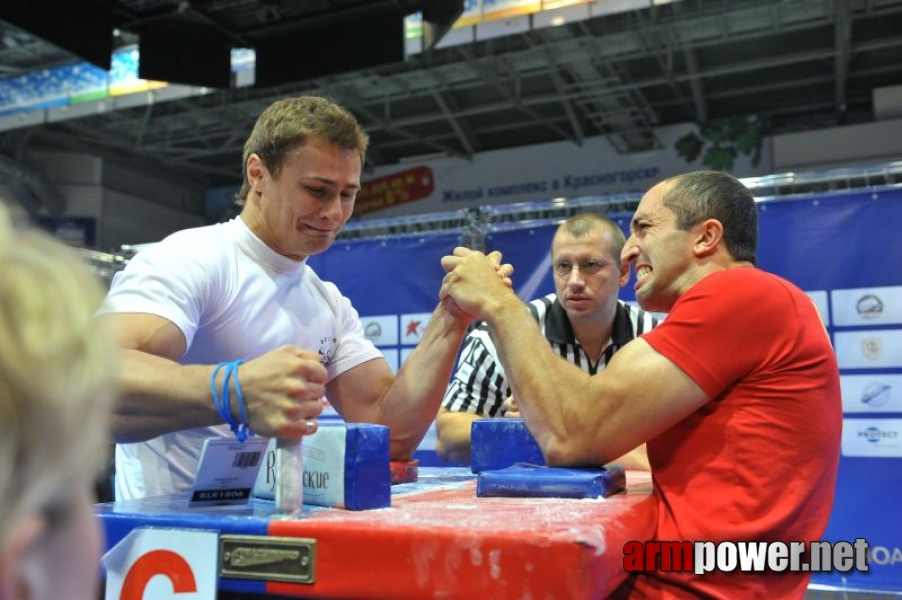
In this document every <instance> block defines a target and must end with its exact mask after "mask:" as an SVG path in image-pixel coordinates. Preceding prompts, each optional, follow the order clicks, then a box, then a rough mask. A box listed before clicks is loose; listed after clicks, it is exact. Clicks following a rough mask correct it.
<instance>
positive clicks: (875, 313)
mask: <svg viewBox="0 0 902 600" xmlns="http://www.w3.org/2000/svg"><path fill="white" fill-rule="evenodd" d="M855 310H857V311H858V314H859V315H861V316H862V317H864V318H865V319H876V318H877V317H879V316H880V315H881V314H883V301H882V300H881V299H880V298H878V297H877V296H875V295H874V294H865V295H864V296H862V297H861V298H859V299H858V302H856V303H855Z"/></svg>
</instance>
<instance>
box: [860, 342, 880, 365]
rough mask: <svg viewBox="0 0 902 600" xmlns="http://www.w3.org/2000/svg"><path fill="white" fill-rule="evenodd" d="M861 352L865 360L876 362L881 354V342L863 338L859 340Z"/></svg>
mask: <svg viewBox="0 0 902 600" xmlns="http://www.w3.org/2000/svg"><path fill="white" fill-rule="evenodd" d="M861 351H862V352H863V353H864V355H865V356H866V357H867V358H869V359H871V360H877V359H878V358H880V355H882V354H883V340H881V339H880V338H876V337H872V338H863V339H862V340H861Z"/></svg>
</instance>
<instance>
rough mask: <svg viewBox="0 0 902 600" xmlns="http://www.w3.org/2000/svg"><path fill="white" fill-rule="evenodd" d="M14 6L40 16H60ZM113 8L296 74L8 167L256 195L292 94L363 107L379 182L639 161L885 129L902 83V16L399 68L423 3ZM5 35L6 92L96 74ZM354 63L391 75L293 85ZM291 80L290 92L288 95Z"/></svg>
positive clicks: (610, 38) (833, 1) (661, 35)
mask: <svg viewBox="0 0 902 600" xmlns="http://www.w3.org/2000/svg"><path fill="white" fill-rule="evenodd" d="M56 1H57V2H59V1H60V0H56ZM438 1H439V0H425V1H424V2H422V4H424V5H425V4H428V3H429V2H438ZM11 2H12V5H19V7H20V8H21V7H23V6H27V7H31V8H28V10H30V11H38V10H39V7H40V6H41V5H42V4H43V3H38V2H30V0H11ZM441 2H442V3H443V4H444V5H445V6H449V5H450V4H454V2H451V3H450V4H449V3H448V2H446V1H445V0H441ZM62 3H63V4H66V3H70V0H62ZM604 3H605V1H604V0H596V2H595V3H594V5H602V4H604ZM620 3H621V4H622V3H623V2H622V0H621V2H620ZM4 4H6V3H4ZM71 4H74V5H80V6H81V5H84V3H71ZM88 4H91V3H90V2H88ZM95 4H96V5H97V6H99V7H100V8H101V9H102V10H107V9H109V10H107V12H106V13H104V14H108V15H109V17H110V18H111V19H112V21H111V23H112V25H113V26H114V27H115V28H116V29H117V31H118V32H119V33H120V36H121V39H124V40H126V41H128V40H131V41H134V40H135V39H140V38H141V37H142V36H143V37H145V38H146V40H148V41H152V40H156V41H157V42H159V40H162V41H163V42H164V43H165V42H167V41H169V40H175V39H180V38H181V39H191V40H193V42H192V43H193V44H194V46H193V48H194V49H195V50H197V49H198V48H199V47H200V46H199V44H206V43H207V42H208V41H209V43H210V44H212V45H213V46H214V47H216V48H220V47H222V45H223V44H224V45H226V46H229V45H233V46H235V45H242V44H246V45H250V46H256V45H257V44H263V45H265V44H266V43H267V41H268V40H280V42H279V44H276V45H275V46H273V47H270V48H268V49H267V51H268V52H269V55H270V56H272V55H280V54H283V53H284V54H287V55H288V56H289V58H290V59H291V60H290V61H288V62H282V63H277V68H275V69H272V68H270V73H271V75H270V76H269V77H270V79H272V80H273V82H272V83H271V84H269V85H265V86H264V85H252V86H245V87H226V88H220V89H213V90H212V91H210V92H209V93H205V94H201V95H195V96H190V97H183V98H180V99H175V100H170V101H165V102H163V101H158V102H144V103H141V104H136V105H134V106H128V105H123V106H121V107H117V108H116V109H115V110H106V111H103V112H101V111H98V112H96V113H88V114H83V115H82V116H80V117H79V118H70V119H62V120H57V121H54V122H39V123H29V124H23V125H22V126H14V127H9V126H7V128H6V129H5V130H4V131H2V132H0V153H2V154H4V155H6V156H7V157H13V158H16V157H22V156H24V155H25V154H26V152H27V150H29V149H33V148H53V149H57V150H71V151H76V152H87V153H91V154H95V155H98V156H103V157H106V158H108V159H110V160H115V161H120V162H123V163H126V164H128V165H130V166H133V167H136V168H139V169H142V170H145V171H147V172H152V173H156V174H165V175H168V176H170V177H171V178H172V179H173V180H175V181H183V182H186V183H191V184H195V185H197V186H203V187H213V186H221V185H231V184H235V183H237V182H238V181H239V177H240V155H241V149H242V145H243V142H244V140H245V138H246V137H247V134H248V132H249V131H250V128H251V126H252V124H253V122H254V120H255V118H256V117H257V115H258V114H259V113H260V112H261V110H262V109H263V108H264V107H265V106H266V105H267V104H269V103H270V102H271V101H273V100H274V99H276V98H279V97H284V96H288V95H298V94H317V95H325V96H328V97H330V98H332V99H334V100H337V101H339V102H340V103H342V104H344V105H345V106H347V107H348V108H349V109H350V110H351V111H352V112H354V113H355V114H356V115H357V116H358V118H359V119H360V120H361V122H362V124H363V125H364V127H365V128H366V129H367V130H368V131H369V133H370V135H371V140H372V142H371V148H370V151H369V154H368V157H367V166H368V167H375V166H383V165H392V164H396V163H400V162H408V161H412V160H419V159H423V158H425V157H433V156H457V157H463V158H468V157H471V156H472V155H473V154H475V153H478V152H482V151H486V150H494V149H501V148H510V147H515V146H521V145H527V144H535V143H543V142H553V141H570V142H572V143H574V144H577V145H578V144H581V143H582V141H583V140H584V139H585V138H587V137H590V136H597V135H604V136H607V138H608V139H609V140H610V141H611V143H612V144H613V146H614V147H615V148H617V150H618V151H620V152H621V153H623V154H629V153H633V152H641V151H645V150H649V149H653V148H656V147H659V144H660V142H659V140H658V139H657V138H656V135H655V127H656V126H659V125H665V124H673V123H684V122H697V123H708V122H712V121H716V120H719V119H724V118H728V117H734V116H742V117H744V116H748V115H757V117H758V118H759V119H760V122H761V123H762V125H763V128H764V132H765V133H766V134H773V133H782V132H789V131H801V130H813V129H818V128H823V127H833V126H837V125H841V124H846V123H860V122H867V121H872V120H874V103H873V94H874V90H875V89H877V88H881V87H887V86H894V85H899V84H900V83H902V0H794V1H787V0H681V1H674V2H669V3H659V2H654V3H653V4H654V5H653V6H649V7H647V8H643V9H639V10H629V11H626V12H619V13H615V14H610V15H606V16H598V17H592V18H588V19H581V20H574V21H571V22H567V23H565V24H562V25H558V26H550V25H549V26H541V24H540V23H539V21H538V20H537V19H536V20H534V21H532V22H531V26H529V27H528V28H526V29H525V30H521V31H514V30H511V32H504V31H502V33H501V34H498V35H497V37H489V38H488V39H482V40H480V41H473V42H472V43H465V44H453V45H446V44H444V42H447V41H448V40H450V39H451V34H455V32H456V31H457V30H452V31H451V34H449V35H448V36H446V37H445V39H443V40H442V41H441V42H440V43H439V44H438V46H437V47H435V48H432V49H428V50H424V51H421V52H418V53H415V54H412V55H410V56H407V57H406V58H402V59H400V60H391V59H390V57H388V58H389V59H388V62H384V63H382V62H381V61H382V60H383V59H384V58H386V57H384V56H382V55H380V53H379V52H376V51H375V50H374V49H375V48H376V46H378V44H379V42H378V40H375V41H373V38H370V37H368V36H370V35H371V34H372V31H370V30H369V29H368V28H366V27H364V28H361V25H360V24H361V23H372V24H374V27H375V26H376V25H375V24H378V23H380V22H382V20H384V17H385V16H386V15H398V14H400V15H402V16H403V15H407V14H411V13H413V12H416V11H417V10H420V8H422V7H421V6H420V5H421V2H418V1H416V0H408V1H406V2H405V1H401V0H395V1H388V0H374V1H364V0H97V2H96V3H95ZM634 4H635V3H634ZM6 10H7V9H3V11H6ZM3 11H0V17H2V15H3ZM32 16H34V15H32ZM2 18H3V20H0V76H2V77H5V76H15V75H17V74H21V73H25V72H29V71H34V70H38V69H42V68H46V67H50V66H54V65H60V64H65V63H67V62H72V61H75V60H83V58H79V57H78V56H76V55H75V54H74V53H73V52H72V51H70V50H71V46H72V42H71V40H67V41H66V43H67V44H69V46H70V50H65V49H63V48H62V47H61V46H60V45H58V43H55V42H54V41H53V40H52V39H48V38H47V36H48V34H46V33H44V36H45V37H40V36H39V35H36V34H35V33H34V32H33V31H29V30H26V29H24V28H23V27H22V26H21V23H22V21H21V20H20V19H21V15H16V16H15V19H16V24H13V23H12V22H11V20H12V19H10V18H7V17H2ZM392 18H393V17H392ZM26 20H27V19H26ZM514 29H516V28H514ZM471 30H472V28H471ZM502 30H503V27H502ZM304 32H319V33H317V34H316V35H314V37H315V38H316V39H317V40H318V41H317V49H316V51H315V52H312V53H311V52H310V51H309V49H304V50H303V51H302V52H297V53H292V51H291V50H290V48H291V45H290V44H291V42H290V40H292V39H300V38H303V37H304ZM324 32H325V33H324ZM439 33H441V31H439ZM316 36H318V37H316ZM474 37H475V34H474ZM361 40H364V41H367V40H369V41H370V42H371V43H370V44H369V45H368V44H367V43H362V42H361ZM78 41H79V40H78V39H76V42H78ZM82 41H83V40H82ZM148 43H149V42H148ZM286 44H288V45H286ZM164 45H165V44H164ZM148 47H151V46H148ZM80 51H82V53H83V54H84V50H83V49H80ZM88 51H89V52H95V54H96V48H89V49H88ZM103 51H104V52H105V51H106V50H103ZM102 54H103V52H101V53H100V55H101V57H102ZM338 54H340V55H342V56H345V57H347V56H351V57H362V60H363V61H364V62H366V61H369V62H376V63H378V64H371V65H366V66H363V67H362V68H357V67H356V66H355V67H354V68H353V69H352V70H341V68H339V72H334V73H328V74H321V75H317V76H315V77H309V78H308V77H303V76H299V75H297V74H293V72H294V70H295V69H294V66H292V63H298V64H308V65H322V64H323V61H325V60H326V58H325V57H328V56H331V55H338ZM259 56H260V50H259V49H258V60H259ZM351 60H352V62H353V60H354V59H353V58H352V59H351ZM280 66H284V69H281V68H279V67H280ZM344 68H346V67H344ZM282 72H284V73H287V75H286V76H287V77H289V79H290V80H286V81H276V80H278V79H279V73H282ZM272 73H275V74H276V75H275V77H273V76H272ZM297 77H300V78H297Z"/></svg>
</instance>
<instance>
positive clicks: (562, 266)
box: [554, 258, 608, 279]
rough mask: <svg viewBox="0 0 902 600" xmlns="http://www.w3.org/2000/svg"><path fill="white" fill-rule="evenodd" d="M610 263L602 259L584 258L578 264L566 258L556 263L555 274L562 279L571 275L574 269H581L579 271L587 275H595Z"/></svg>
mask: <svg viewBox="0 0 902 600" xmlns="http://www.w3.org/2000/svg"><path fill="white" fill-rule="evenodd" d="M607 264H608V263H606V262H602V261H600V260H594V259H591V258H590V259H589V260H583V261H580V262H578V263H576V264H573V263H569V262H567V261H565V260H561V261H558V262H556V263H554V275H555V276H556V277H560V278H561V279H567V278H568V277H570V274H571V273H572V272H573V269H574V268H576V269H579V272H580V273H582V274H583V275H585V276H587V277H588V276H589V275H595V274H596V273H598V272H599V271H601V270H602V269H603V268H605V267H606V266H607Z"/></svg>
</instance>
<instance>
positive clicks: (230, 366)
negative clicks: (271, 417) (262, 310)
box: [210, 360, 250, 442]
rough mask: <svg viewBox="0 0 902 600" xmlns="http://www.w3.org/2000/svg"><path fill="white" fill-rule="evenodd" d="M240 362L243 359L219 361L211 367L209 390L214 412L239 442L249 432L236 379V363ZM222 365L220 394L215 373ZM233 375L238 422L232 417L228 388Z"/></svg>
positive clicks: (244, 408) (245, 408) (241, 362)
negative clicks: (239, 421) (239, 418)
mask: <svg viewBox="0 0 902 600" xmlns="http://www.w3.org/2000/svg"><path fill="white" fill-rule="evenodd" d="M242 364H244V361H242V360H235V361H232V362H221V363H219V364H217V365H216V367H215V368H214V369H213V373H212V374H211V375H210V391H211V392H212V393H213V405H214V406H215V407H216V412H217V413H218V414H219V418H220V419H222V420H223V422H224V423H226V424H227V425H228V426H229V428H230V429H231V430H232V433H234V434H235V437H237V438H238V441H239V442H244V441H245V440H247V436H248V434H249V433H250V428H249V427H248V422H247V407H246V406H245V404H244V394H243V393H242V391H241V383H240V382H239V381H238V365H242ZM223 367H225V374H224V375H223V378H222V393H221V394H220V393H219V392H218V391H217V389H216V375H217V374H218V373H219V371H220V369H222V368H223ZM233 376H234V380H235V393H236V395H237V396H238V411H239V414H240V416H241V421H242V422H241V423H238V422H237V421H235V419H234V418H233V417H232V406H231V399H230V396H231V393H230V390H229V388H230V387H231V380H232V378H233Z"/></svg>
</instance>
